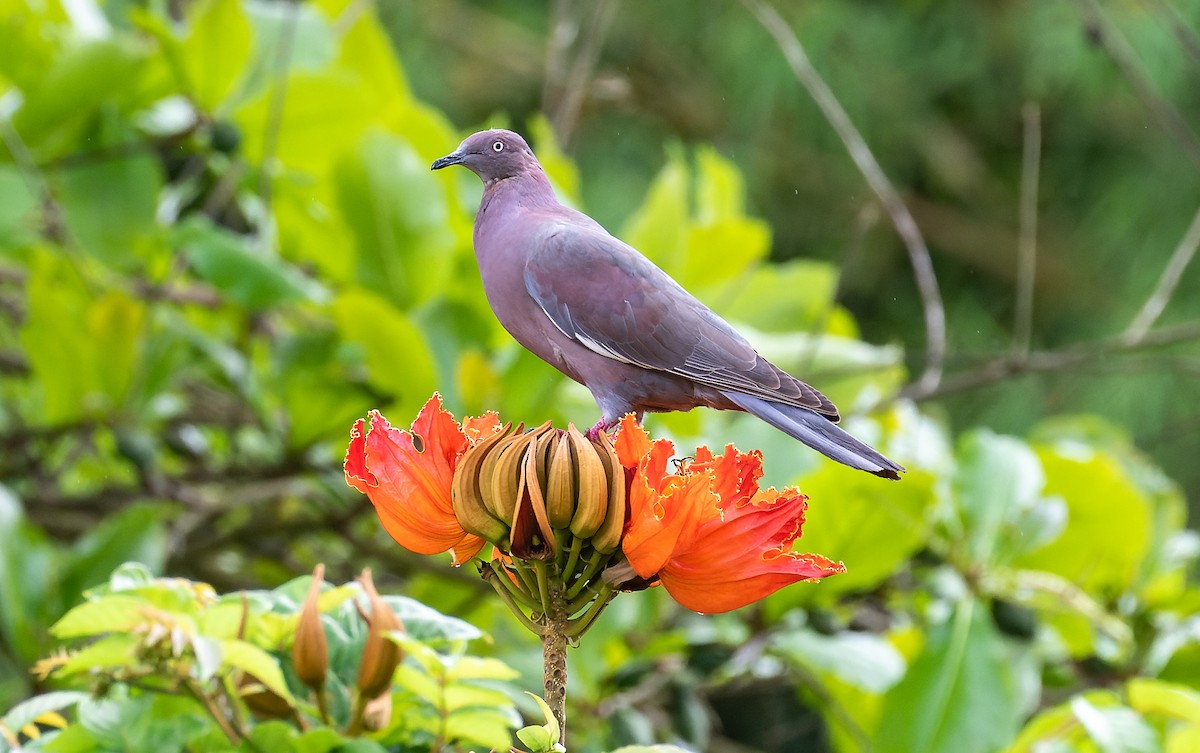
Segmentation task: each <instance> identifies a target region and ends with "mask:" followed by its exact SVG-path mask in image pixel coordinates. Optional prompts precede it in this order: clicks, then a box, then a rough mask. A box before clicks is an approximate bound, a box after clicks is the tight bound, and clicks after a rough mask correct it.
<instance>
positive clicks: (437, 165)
mask: <svg viewBox="0 0 1200 753" xmlns="http://www.w3.org/2000/svg"><path fill="white" fill-rule="evenodd" d="M466 156H467V155H466V154H465V153H463V152H461V151H454V152H450V153H449V154H447V155H446V156H445V157H442V158H441V159H437V160H434V162H433V165H432V166H431V167H430V168H429V169H430V170H441V169H442V168H443V167H449V166H450V165H460V164H462V161H463V159H464V158H465V157H466Z"/></svg>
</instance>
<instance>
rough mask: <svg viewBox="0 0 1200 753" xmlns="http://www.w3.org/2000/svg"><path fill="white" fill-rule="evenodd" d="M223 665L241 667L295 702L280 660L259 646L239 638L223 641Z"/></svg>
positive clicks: (273, 690)
mask: <svg viewBox="0 0 1200 753" xmlns="http://www.w3.org/2000/svg"><path fill="white" fill-rule="evenodd" d="M221 666H222V667H230V668H232V669H240V670H241V671H243V672H245V673H246V674H248V675H251V676H253V677H254V679H256V680H258V681H259V682H261V683H262V684H263V686H264V687H266V688H267V689H268V690H270V691H272V692H273V693H275V695H277V696H279V697H280V698H282V699H284V700H285V701H287V702H288V703H295V699H293V698H292V693H291V691H290V690H288V687H287V682H286V681H285V680H284V679H283V670H282V669H281V668H280V666H279V660H278V659H276V658H275V657H274V656H271V655H270V654H268V653H267V652H266V651H263V650H262V649H261V648H259V647H258V646H255V645H254V644H252V643H247V642H246V641H242V640H237V639H233V640H224V641H221Z"/></svg>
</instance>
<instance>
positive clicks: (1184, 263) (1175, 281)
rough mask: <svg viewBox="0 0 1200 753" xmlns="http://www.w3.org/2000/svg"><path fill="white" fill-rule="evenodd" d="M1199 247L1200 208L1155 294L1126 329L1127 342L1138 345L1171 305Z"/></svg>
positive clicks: (1156, 286)
mask: <svg viewBox="0 0 1200 753" xmlns="http://www.w3.org/2000/svg"><path fill="white" fill-rule="evenodd" d="M1197 248H1200V209H1197V210H1196V214H1195V216H1193V217H1192V224H1191V225H1188V229H1187V232H1185V233H1184V234H1183V238H1181V239H1180V240H1179V245H1177V246H1176V247H1175V251H1174V252H1173V253H1172V254H1171V259H1170V260H1169V261H1168V262H1167V266H1166V267H1164V268H1163V271H1162V276H1160V277H1159V278H1158V284H1157V285H1155V286H1154V292H1153V293H1151V294H1150V297H1149V298H1147V299H1146V302H1145V303H1144V304H1142V308H1141V310H1140V311H1138V313H1137V316H1135V317H1133V321H1132V322H1130V323H1129V328H1128V329H1127V330H1125V340H1127V341H1128V342H1130V343H1136V342H1138V341H1139V340H1141V339H1142V338H1143V337H1145V336H1146V333H1148V332H1149V331H1150V328H1151V327H1153V326H1154V323H1155V322H1156V321H1158V317H1159V316H1161V315H1162V312H1163V310H1164V309H1166V307H1167V304H1168V303H1170V302H1171V296H1173V295H1174V294H1175V289H1176V288H1177V287H1178V286H1179V281H1180V279H1182V278H1183V272H1184V270H1185V269H1187V267H1188V264H1191V262H1192V259H1193V258H1195V256H1196V249H1197Z"/></svg>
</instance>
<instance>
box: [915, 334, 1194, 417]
mask: <svg viewBox="0 0 1200 753" xmlns="http://www.w3.org/2000/svg"><path fill="white" fill-rule="evenodd" d="M1195 341H1200V321H1192V322H1187V323H1184V324H1180V325H1176V326H1173V327H1162V328H1160V329H1156V330H1153V331H1150V332H1147V333H1146V334H1145V335H1143V336H1142V337H1141V338H1139V339H1138V340H1136V341H1131V340H1129V339H1128V338H1126V337H1125V336H1124V335H1120V336H1117V337H1111V338H1107V339H1104V340H1097V341H1094V342H1091V343H1086V344H1083V345H1072V346H1069V347H1066V348H1062V349H1059V350H1048V351H1042V352H1040V353H1039V352H1033V353H1029V354H1028V355H1024V356H1014V355H1011V354H1010V355H1006V356H1002V357H1000V358H996V359H993V360H991V361H987V362H985V363H982V364H980V365H979V366H977V367H975V368H973V369H969V370H967V371H964V372H961V373H959V374H955V375H954V376H951V377H947V378H946V379H944V380H943V381H942V383H941V384H939V385H937V386H936V387H935V388H933V389H923V388H922V386H921V385H920V384H914V385H911V386H910V387H908V388H905V389H904V390H901V392H900V394H899V395H898V396H897V397H899V398H908V399H910V400H927V399H929V398H934V397H941V396H943V395H950V394H954V393H959V392H969V391H970V390H975V389H979V388H981V387H988V386H990V385H993V384H996V383H997V382H1001V381H1004V380H1005V379H1009V378H1011V377H1015V376H1021V375H1024V374H1043V373H1051V372H1059V371H1069V370H1071V369H1080V368H1083V367H1086V366H1088V365H1090V364H1095V363H1097V362H1102V361H1104V359H1107V358H1109V357H1111V356H1114V355H1124V354H1128V353H1133V352H1136V351H1142V350H1150V349H1152V348H1160V347H1165V346H1168V345H1176V344H1179V343H1185V342H1195Z"/></svg>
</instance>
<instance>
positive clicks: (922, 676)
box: [875, 601, 1024, 753]
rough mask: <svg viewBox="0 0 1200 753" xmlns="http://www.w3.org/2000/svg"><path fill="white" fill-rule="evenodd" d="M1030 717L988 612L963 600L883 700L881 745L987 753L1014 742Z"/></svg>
mask: <svg viewBox="0 0 1200 753" xmlns="http://www.w3.org/2000/svg"><path fill="white" fill-rule="evenodd" d="M1023 711H1024V710H1023V709H1022V707H1021V701H1020V697H1019V694H1018V690H1017V684H1016V677H1015V675H1014V668H1013V666H1012V662H1011V659H1010V657H1009V656H1008V655H1007V653H1006V650H1005V646H1004V643H1003V642H1002V641H1001V639H1000V637H999V635H997V633H996V630H995V628H994V627H993V625H992V622H991V620H990V618H989V616H988V614H987V609H986V608H984V607H983V605H981V604H980V603H978V602H976V601H962V602H959V604H958V605H957V608H956V609H955V612H954V614H953V616H952V617H951V618H950V619H949V620H947V621H946V622H945V623H944V624H942V625H938V626H936V627H935V628H933V630H932V631H931V632H930V634H929V637H928V639H927V641H926V643H925V647H924V649H923V650H922V652H921V654H920V655H919V656H918V657H917V658H916V660H915V661H914V662H913V664H912V665H911V666H910V667H909V669H908V673H907V674H905V676H904V679H903V680H901V681H900V682H899V683H898V684H897V685H895V686H894V687H893V688H892V689H891V690H890V691H888V693H887V695H886V696H885V697H884V706H883V710H882V716H881V718H880V721H879V729H878V731H877V732H876V734H875V739H876V741H877V745H878V747H879V748H880V749H881V750H884V749H891V750H913V751H917V750H919V751H923V753H983V752H984V751H992V750H995V749H997V748H999V747H1000V746H1002V745H1004V744H1006V743H1007V742H1008V741H1009V740H1011V739H1012V736H1013V735H1014V734H1015V733H1016V731H1017V729H1018V727H1019V722H1020V719H1021V717H1022V715H1023Z"/></svg>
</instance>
